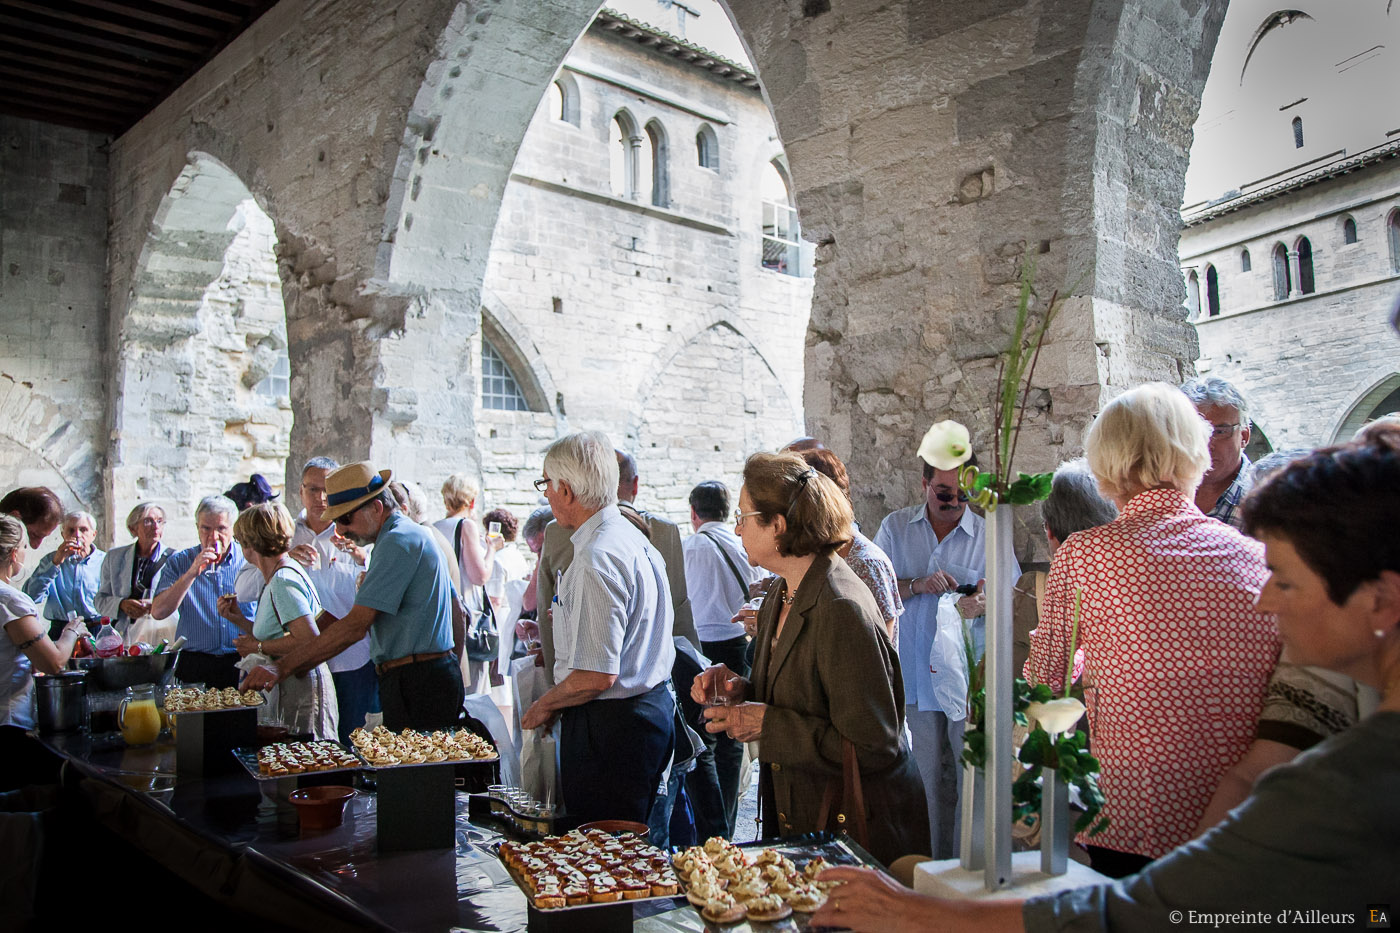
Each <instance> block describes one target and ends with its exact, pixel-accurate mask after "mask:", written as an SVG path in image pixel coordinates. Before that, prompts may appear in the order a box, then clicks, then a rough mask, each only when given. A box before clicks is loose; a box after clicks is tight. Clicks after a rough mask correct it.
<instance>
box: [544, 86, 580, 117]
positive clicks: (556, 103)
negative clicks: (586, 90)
mask: <svg viewBox="0 0 1400 933" xmlns="http://www.w3.org/2000/svg"><path fill="white" fill-rule="evenodd" d="M547 93H548V95H549V116H550V119H553V120H558V121H560V122H561V123H570V124H572V125H574V126H578V123H579V106H578V84H577V82H575V81H574V79H573V78H572V77H570V76H569V75H567V74H563V75H560V76H559V77H558V78H556V79H555V80H554V81H553V83H551V84H550V85H549V91H548V92H547Z"/></svg>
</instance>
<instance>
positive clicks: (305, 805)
mask: <svg viewBox="0 0 1400 933" xmlns="http://www.w3.org/2000/svg"><path fill="white" fill-rule="evenodd" d="M353 796H355V788H353V787H345V786H343V785H339V784H326V785H324V786H321V787H303V788H300V789H299V790H294V791H292V792H291V793H290V794H288V795H287V799H288V800H290V801H291V802H292V803H293V804H294V805H295V806H296V808H297V817H298V818H299V819H300V820H301V828H302V829H332V828H334V827H336V826H339V825H340V823H341V821H342V820H344V819H345V805H346V804H347V803H349V802H350V798H351V797H353Z"/></svg>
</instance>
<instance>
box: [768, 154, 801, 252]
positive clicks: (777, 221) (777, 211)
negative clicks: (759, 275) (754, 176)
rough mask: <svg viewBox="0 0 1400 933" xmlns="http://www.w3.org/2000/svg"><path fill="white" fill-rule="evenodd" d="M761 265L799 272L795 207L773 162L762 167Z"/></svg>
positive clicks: (785, 184) (783, 177)
mask: <svg viewBox="0 0 1400 933" xmlns="http://www.w3.org/2000/svg"><path fill="white" fill-rule="evenodd" d="M760 196H761V197H762V199H763V268H765V269H771V270H772V271H774V272H781V273H783V274H784V275H800V274H801V272H800V270H799V268H798V266H799V255H800V245H799V241H798V231H797V209H796V208H794V207H793V206H792V195H791V193H790V192H789V190H788V183H787V178H786V177H785V176H784V174H783V170H782V169H781V168H780V167H779V166H778V163H777V162H769V163H768V164H767V165H766V166H764V168H763V179H762V188H761V189H760Z"/></svg>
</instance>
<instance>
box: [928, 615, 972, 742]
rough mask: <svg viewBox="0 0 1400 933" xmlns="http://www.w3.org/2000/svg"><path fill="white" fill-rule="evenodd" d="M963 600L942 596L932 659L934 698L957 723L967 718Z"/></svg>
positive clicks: (931, 653)
mask: <svg viewBox="0 0 1400 933" xmlns="http://www.w3.org/2000/svg"><path fill="white" fill-rule="evenodd" d="M959 598H960V597H959V596H958V594H957V593H944V594H943V595H942V596H941V597H939V600H938V630H937V632H935V633H934V636H933V649H932V650H931V651H929V659H928V668H929V671H930V672H931V673H932V674H933V696H934V699H935V700H936V701H937V702H938V708H939V709H940V710H942V711H943V713H944V715H946V716H947V717H948V718H949V719H951V720H953V721H955V722H956V721H958V720H962V719H965V718H967V653H966V651H965V650H964V648H963V620H962V615H961V614H960V613H959V612H958V599H959Z"/></svg>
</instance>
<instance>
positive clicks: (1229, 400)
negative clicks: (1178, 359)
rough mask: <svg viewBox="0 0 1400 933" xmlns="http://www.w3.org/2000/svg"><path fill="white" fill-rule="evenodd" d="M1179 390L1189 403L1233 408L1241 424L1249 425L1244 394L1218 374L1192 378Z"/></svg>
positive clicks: (1247, 407)
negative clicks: (1238, 415)
mask: <svg viewBox="0 0 1400 933" xmlns="http://www.w3.org/2000/svg"><path fill="white" fill-rule="evenodd" d="M1181 391H1182V392H1185V393H1186V397H1187V398H1189V399H1190V400H1191V404H1193V405H1196V406H1201V405H1219V406H1220V407H1221V408H1233V409H1234V410H1235V411H1237V412H1239V413H1240V422H1241V424H1243V425H1244V426H1245V427H1248V426H1249V402H1247V401H1245V398H1244V394H1243V393H1241V392H1240V390H1239V389H1236V388H1235V387H1234V386H1233V385H1231V384H1230V383H1228V382H1226V381H1225V380H1224V379H1221V378H1220V377H1219V376H1202V377H1201V378H1199V379H1192V380H1191V381H1190V382H1188V383H1186V384H1185V385H1183V386H1182V387H1181Z"/></svg>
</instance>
